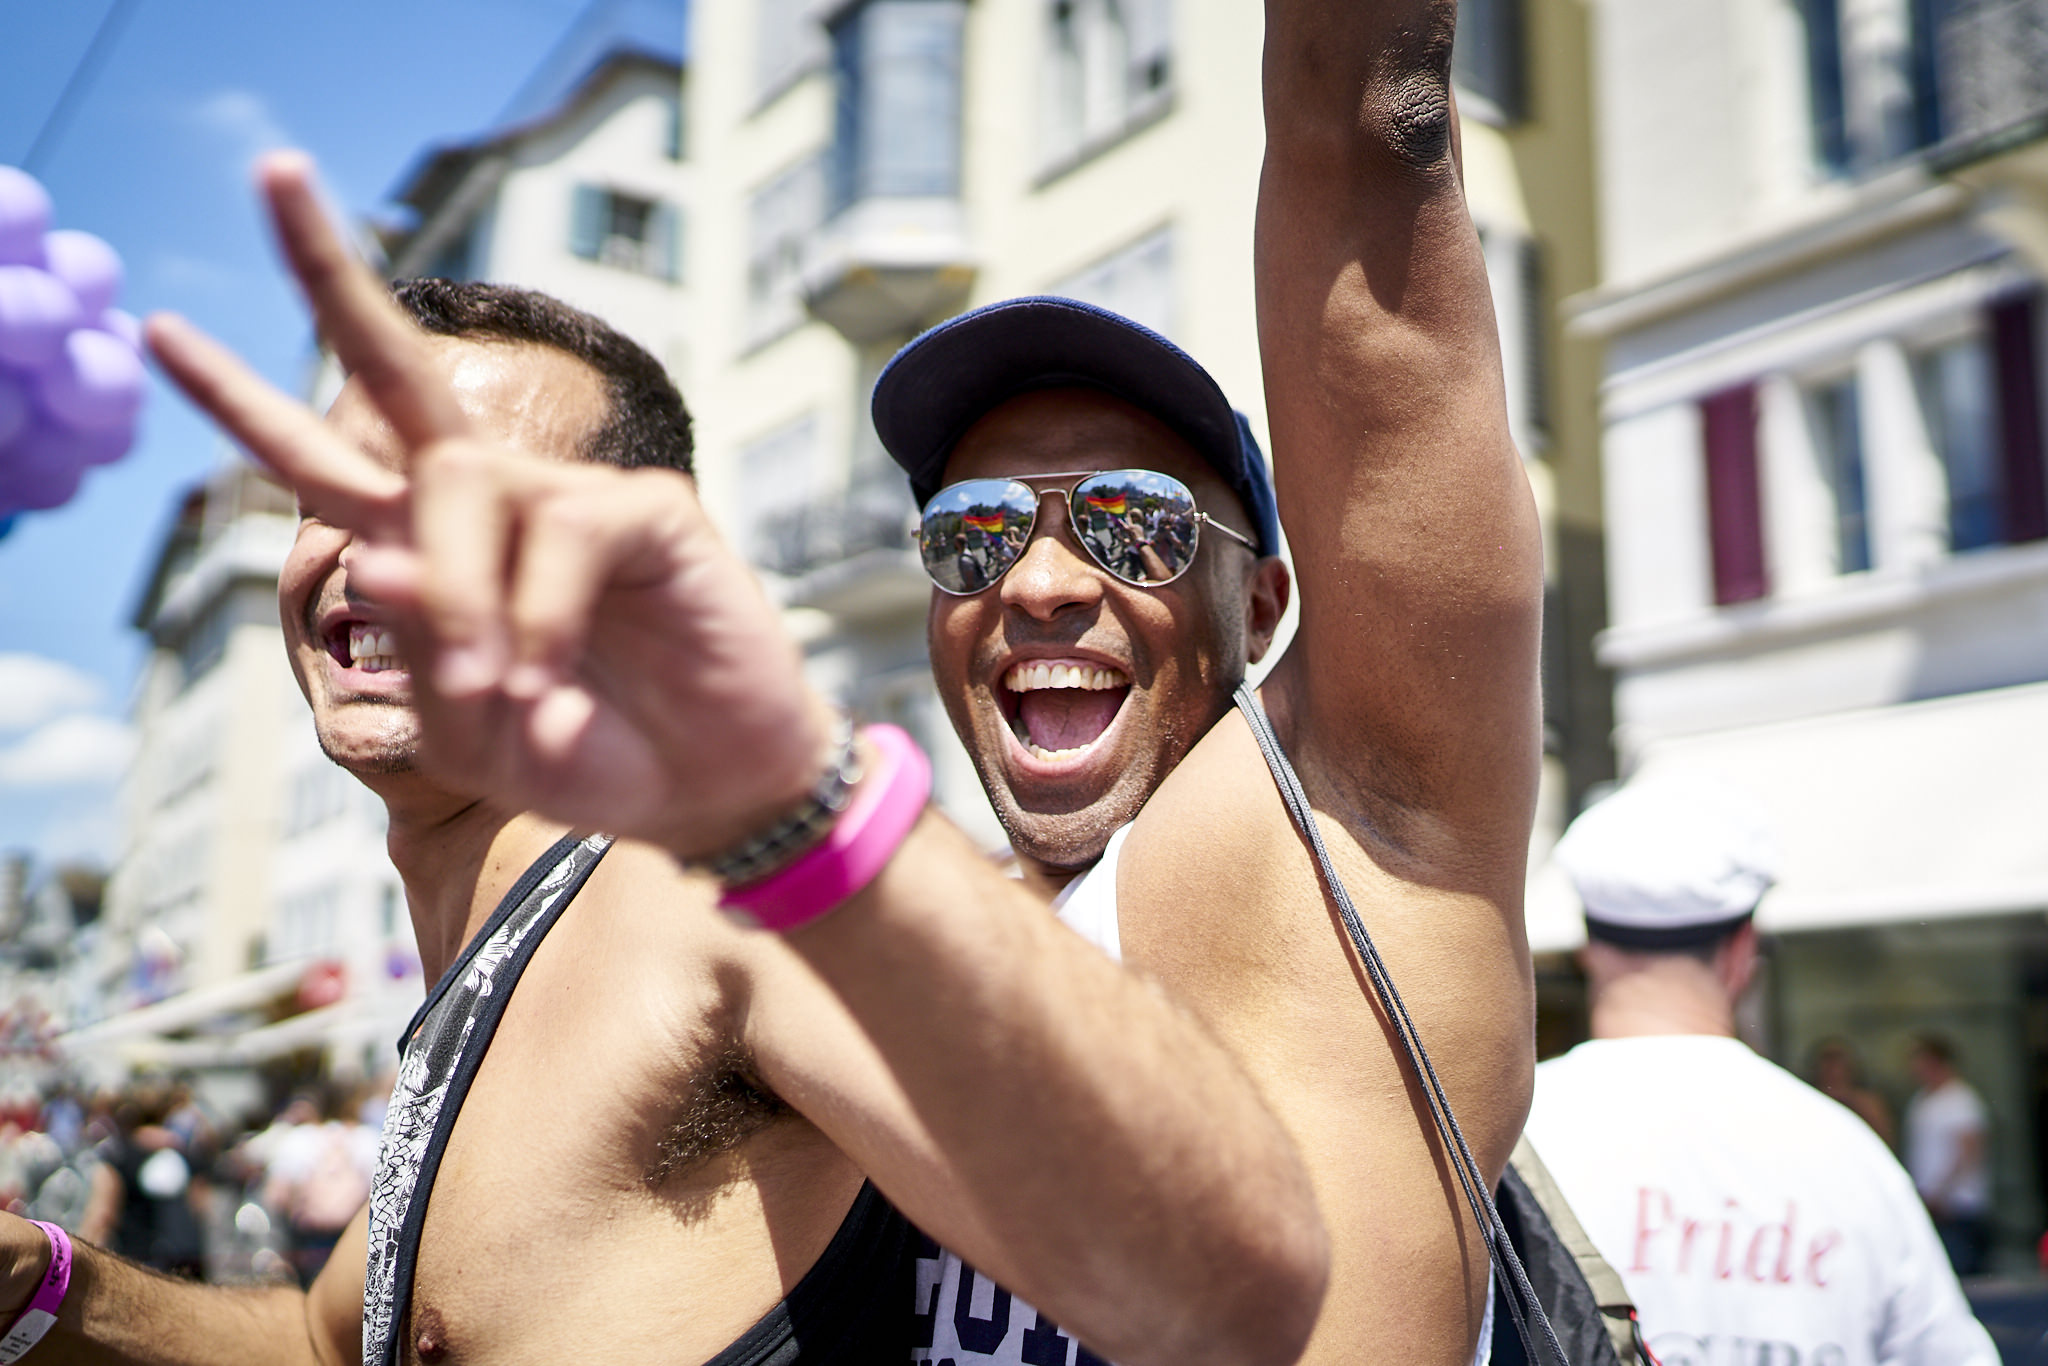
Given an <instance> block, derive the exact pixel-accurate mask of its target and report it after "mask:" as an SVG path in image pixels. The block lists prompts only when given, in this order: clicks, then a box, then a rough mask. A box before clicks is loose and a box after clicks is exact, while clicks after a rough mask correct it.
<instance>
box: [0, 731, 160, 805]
mask: <svg viewBox="0 0 2048 1366" xmlns="http://www.w3.org/2000/svg"><path fill="white" fill-rule="evenodd" d="M134 752H135V736H134V733H133V732H132V731H130V730H129V729H128V727H126V726H124V725H122V724H121V723H120V722H119V721H115V720H113V719H111V718H109V717H105V716H88V715H79V714H74V715H71V716H60V717H58V718H57V719H56V720H54V721H51V722H49V723H48V724H46V725H44V726H42V727H40V728H38V729H37V730H34V731H32V732H30V733H29V734H28V735H27V736H26V737H25V738H24V739H22V741H21V742H20V743H19V744H16V745H13V746H11V747H9V748H7V749H0V788H4V787H13V788H23V787H90V786H101V785H106V784H111V783H114V782H116V781H118V780H119V779H120V777H121V774H122V772H123V771H124V770H125V769H126V768H127V767H128V760H129V758H130V756H131V755H133V754H134Z"/></svg>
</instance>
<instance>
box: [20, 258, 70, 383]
mask: <svg viewBox="0 0 2048 1366" xmlns="http://www.w3.org/2000/svg"><path fill="white" fill-rule="evenodd" d="M84 321H85V316H84V314H83V313H82V312H81V310H80V309H79V307H78V296H77V295H75V294H73V293H72V292H71V291H70V290H69V289H67V288H65V287H64V285H63V284H62V283H61V282H60V281H59V280H58V279H57V277H56V276H54V275H51V274H50V273H49V272H47V271H42V270H37V269H36V268H35V267H34V266H0V361H6V362H8V363H10V364H13V365H19V366H25V367H27V368H29V369H32V370H34V369H41V368H42V367H43V366H45V365H48V364H49V363H50V362H51V361H54V360H55V359H57V356H58V355H59V353H61V352H62V351H63V349H64V337H65V334H66V333H68V332H70V331H71V330H72V329H73V328H75V327H77V326H78V325H79V324H81V323H83V322H84Z"/></svg>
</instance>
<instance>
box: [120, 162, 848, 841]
mask: <svg viewBox="0 0 2048 1366" xmlns="http://www.w3.org/2000/svg"><path fill="white" fill-rule="evenodd" d="M258 180H259V184H260V187H261V190H262V193H263V196H264V198H265V200H266V201H267V203H268V206H269V210H270V214H271V218H272V222H273V224H274V226H275V228H276V232H277V237H278V241H279V243H280V245H281V246H282V248H283V251H284V254H285V257H286V259H287V261H288V262H289V264H290V266H291V270H292V273H293V274H294V275H295V276H296V277H297V278H298V281H299V283H300V285H301V286H302V287H303V289H304V291H305V294H306V298H307V301H308V303H309V305H310V306H311V309H312V313H313V319H314V323H315V325H316V327H317V328H318V330H319V333H320V335H321V337H322V338H323V339H324V340H325V341H326V342H327V344H328V345H329V346H330V347H332V349H333V351H334V354H335V355H336V357H337V358H338V359H339V360H340V362H341V364H342V366H343V367H344V369H346V370H347V372H348V373H349V375H350V377H351V379H352V380H353V381H354V382H355V383H356V384H358V385H359V386H360V387H361V389H362V391H363V393H364V395H365V397H367V398H368V399H369V400H370V401H371V403H373V404H374V405H375V407H376V408H377V409H378V411H379V412H381V413H382V414H383V416H384V417H385V419H386V420H387V421H388V422H389V423H390V426H391V429H392V431H393V432H394V433H395V434H396V437H397V439H398V442H399V443H400V446H401V448H402V450H403V452H404V454H405V467H404V473H402V474H401V473H397V472H394V471H392V470H390V469H387V468H385V467H384V466H383V465H380V464H378V463H377V462H376V461H374V460H372V459H371V458H370V457H369V456H367V455H366V454H364V453H363V452H362V451H361V450H359V449H357V448H356V447H354V446H353V445H351V444H350V443H349V442H347V441H346V440H344V439H343V438H341V437H340V436H339V435H338V434H336V433H335V432H334V431H332V430H331V429H330V428H328V427H327V426H326V425H325V424H323V423H322V422H321V421H320V419H319V418H317V417H316V416H315V415H314V414H313V413H312V412H311V411H310V410H308V409H307V408H306V407H305V405H303V404H302V403H299V402H297V401H296V400H294V399H291V398H289V397H287V396H286V395H284V394H282V393H280V392H279V391H278V390H276V389H275V388H273V387H272V386H271V385H269V384H268V383H266V382H265V381H264V380H262V379H261V378H259V377H258V376H257V375H256V374H254V373H253V372H252V371H251V370H250V369H249V368H248V367H247V366H246V365H244V364H242V362H241V361H240V360H238V359H237V358H236V357H235V356H234V355H233V354H232V353H231V352H229V351H228V350H226V349H225V348H224V347H222V346H220V345H219V344H218V343H216V342H214V341H213V340H211V339H210V338H208V337H207V336H205V335H204V334H203V333H201V332H200V331H198V329H196V328H194V327H193V326H192V325H191V324H190V323H188V322H186V321H184V320H183V319H181V318H177V317H174V316H169V315H158V316H156V317H154V318H152V319H150V321H149V324H148V329H147V336H148V341H149V346H150V349H151V351H152V352H154V353H155V355H156V358H157V360H158V361H159V362H160V363H161V364H162V365H163V367H164V369H165V371H166V372H168V373H169V375H170V376H171V378H172V379H173V380H174V381H176V383H177V384H178V386H179V387H180V388H181V389H183V390H184V391H185V393H186V394H187V395H188V396H189V397H190V398H191V399H192V401H193V402H195V403H197V404H198V405H199V406H200V407H201V408H203V409H205V410H206V411H207V413H208V414H210V415H211V416H212V418H213V420H214V421H215V422H216V423H217V424H219V426H220V427H221V428H222V429H223V430H224V431H226V432H227V433H228V434H229V435H230V436H231V437H233V438H234V439H235V440H236V441H238V442H240V443H241V444H242V445H243V446H244V447H246V448H247V449H248V450H249V451H250V452H251V453H252V454H253V455H255V456H256V458H258V459H259V460H261V461H262V462H263V463H264V464H266V465H268V466H269V467H270V468H271V469H272V470H274V471H276V473H277V474H278V475H279V476H280V477H281V478H282V479H283V480H284V481H285V482H286V483H287V484H289V485H290V486H291V487H292V488H293V489H294V490H295V491H296V492H297V494H298V496H299V500H300V506H301V508H302V509H303V510H304V511H305V512H306V513H307V514H308V515H310V516H315V517H318V518H319V519H320V520H321V521H323V522H326V523H328V524H330V525H332V526H336V527H339V528H342V529H344V530H346V531H348V532H350V533H352V535H353V536H354V538H355V541H356V543H357V547H358V548H357V550H356V551H355V553H354V555H353V557H352V559H351V568H350V581H351V586H352V588H353V589H356V590H360V591H361V592H363V593H365V594H367V596H368V597H369V598H370V599H371V600H372V601H374V602H375V604H376V605H377V607H378V609H379V612H380V614H381V615H383V616H384V617H386V618H388V620H389V621H390V623H391V625H392V627H393V628H394V629H395V630H396V632H397V635H398V640H399V646H400V649H401V650H402V651H403V652H404V654H405V657H406V659H407V661H408V663H409V666H410V672H411V677H412V686H413V695H414V701H415V703H416V705H417V707H418V709H419V712H420V717H421V732H422V736H421V743H422V752H421V759H422V762H423V763H424V764H425V765H426V766H427V768H428V770H429V772H430V773H432V774H433V775H434V776H435V777H436V778H437V779H438V780H439V781H442V782H445V783H446V784H448V785H449V786H450V787H452V788H454V789H455V790H457V791H461V792H465V793H469V794H471V795H474V796H478V797H488V798H489V799H490V800H492V801H493V802H495V803H498V804H504V805H510V806H513V807H514V808H515V809H521V810H533V811H538V812H541V813H542V814H545V815H549V816H553V817H555V818H557V819H560V820H564V821H567V822H570V823H572V824H575V825H578V826H582V827H585V828H595V829H603V830H607V831H610V832H612V833H615V834H620V835H627V836H633V837H638V838H642V839H648V840H652V841H654V842H657V843H660V844H663V845H665V846H666V847H668V848H670V849H672V850H674V851H675V852H676V853H678V854H680V855H683V856H685V857H689V856H694V855H701V854H707V853H712V852H715V851H717V850H719V849H722V848H725V847H727V846H729V845H731V844H734V843H737V842H738V841H740V840H741V839H743V838H745V837H746V836H748V835H750V834H752V833H754V832H755V831H757V830H759V829H760V828H762V827H764V826H766V825H769V824H771V823H772V822H773V821H774V819H775V818H776V816H777V815H779V814H780V813H781V812H782V811H784V810H786V809H787V808H789V807H790V806H792V805H794V804H795V803H796V801H797V800H799V799H800V797H801V796H802V794H803V793H804V792H806V791H807V790H808V789H809V787H810V786H811V784H812V783H813V782H814V781H815V780H816V777H817V775H818V773H819V771H820V770H821V768H822V765H823V759H824V755H825V754H826V752H827V750H828V749H829V747H830V735H831V720H830V716H829V713H828V711H827V709H826V708H825V706H824V703H823V702H822V701H821V700H820V699H819V698H818V697H817V695H816V694H815V693H814V692H812V691H811V690H810V688H809V687H808V686H807V685H806V684H805V682H804V679H803V674H802V668H801V660H800V657H799V655H798V652H797V650H796V648H795V647H794V645H793V644H792V643H791V642H790V641H789V639H788V637H787V636H786V634H785V633H784V632H783V631H782V629H781V624H780V620H779V617H778V614H777V612H776V610H775V608H774V607H773V605H772V604H770V602H769V601H768V599H767V597H766V595H765V594H764V593H763V592H762V590H761V587H760V584H759V582H758V581H757V580H756V579H755V577H754V575H753V574H752V572H751V571H750V570H749V569H748V568H747V567H746V565H745V564H743V563H742V562H741V561H740V560H739V559H738V557H736V556H735V555H734V554H732V552H731V551H730V550H729V549H728V548H727V547H726V546H725V544H724V542H723V541H722V540H721V539H720V537H719V536H718V534H717V533H716V531H715V530H714V529H713V528H712V526H711V524H710V522H709V521H708V519H707V518H706V517H705V515H704V511H703V507H702V505H701V504H700V503H699V502H698V500H697V497H696V491H695V487H694V485H693V484H692V483H691V481H690V480H689V479H688V478H687V477H685V476H683V475H680V474H677V473H675V472H673V471H668V470H622V469H617V468H613V467H608V466H598V465H590V464H581V463H568V462H563V461H559V460H548V459H544V458H541V457H539V456H536V455H532V454H528V453H524V452H520V451H515V450H511V449H507V448H503V447H499V446H495V445H493V444H492V443H490V442H488V441H486V440H484V439H483V438H482V437H481V436H480V435H479V434H478V433H477V432H476V430H475V429H474V427H473V425H472V424H471V422H470V420H469V418H468V416H467V415H466V414H465V413H464V412H463V410H462V408H461V406H460V405H459V404H458V403H457V401H456V398H455V395H454V394H453V393H452V392H451V391H450V390H449V388H448V387H447V385H446V384H445V383H443V382H442V381H441V380H439V379H438V378H436V371H435V369H434V367H433V366H432V365H431V364H430V358H431V352H430V351H429V349H428V344H427V341H426V338H425V336H424V334H422V333H421V332H420V331H419V330H418V329H417V328H415V327H414V326H413V325H412V323H411V322H410V321H409V320H408V319H407V318H406V317H405V316H404V314H403V313H402V312H401V311H400V310H399V309H398V307H397V306H396V305H395V304H394V303H393V302H392V301H391V298H390V296H389V295H388V293H387V292H386V290H385V287H384V285H383V283H382V282H381V281H379V280H378V279H377V277H376V276H375V275H373V274H372V273H371V272H370V271H369V270H368V268H367V267H365V266H364V265H363V264H362V263H361V262H360V261H358V260H357V259H356V258H355V256H354V255H353V253H351V252H350V251H349V249H348V248H347V246H346V245H345V244H344V243H343V241H342V239H341V237H340V235H339V234H338V233H337V232H336V230H335V228H334V225H333V224H332V223H331V222H330V221H329V219H328V217H327V215H326V213H325V212H324V211H323V210H322V208H321V206H320V203H319V200H318V197H317V195H316V193H315V189H314V184H313V170H312V164H311V162H310V161H309V160H308V159H307V158H306V157H305V156H303V155H302V154H298V153H280V154H277V155H274V156H271V157H269V158H266V159H265V161H264V162H263V163H262V165H261V167H260V169H259V172H258Z"/></svg>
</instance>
